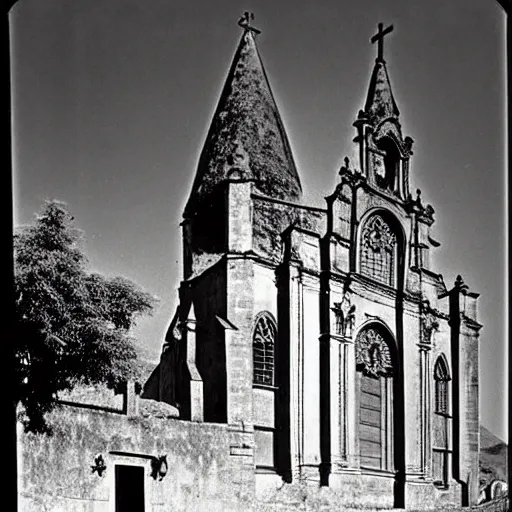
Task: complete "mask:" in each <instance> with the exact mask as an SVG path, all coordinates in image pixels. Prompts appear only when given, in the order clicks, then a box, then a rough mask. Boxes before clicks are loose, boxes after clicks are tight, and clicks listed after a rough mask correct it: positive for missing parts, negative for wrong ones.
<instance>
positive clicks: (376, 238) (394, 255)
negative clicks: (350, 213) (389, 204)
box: [356, 208, 406, 287]
mask: <svg viewBox="0 0 512 512" xmlns="http://www.w3.org/2000/svg"><path fill="white" fill-rule="evenodd" d="M405 240H406V238H405V231H404V228H403V226H402V224H401V222H400V221H399V220H398V219H397V217H396V216H395V215H394V214H392V213H391V212H390V211H389V210H386V209H384V208H376V209H373V210H371V211H369V212H367V213H366V214H365V215H364V216H363V218H362V219H361V222H360V223H359V230H358V237H357V242H358V243H357V257H356V271H357V272H359V273H360V274H362V275H366V276H367V277H370V278H371V279H374V280H375V281H378V282H381V283H383V284H386V285H388V286H392V287H398V285H399V284H401V283H402V281H403V266H404V261H405V248H406V244H405Z"/></svg>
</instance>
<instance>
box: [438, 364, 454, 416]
mask: <svg viewBox="0 0 512 512" xmlns="http://www.w3.org/2000/svg"><path fill="white" fill-rule="evenodd" d="M434 381H435V399H436V403H435V411H436V413H438V414H448V382H449V381H450V375H449V373H448V367H447V364H446V362H445V360H444V358H443V357H438V358H437V361H436V364H435V366H434Z"/></svg>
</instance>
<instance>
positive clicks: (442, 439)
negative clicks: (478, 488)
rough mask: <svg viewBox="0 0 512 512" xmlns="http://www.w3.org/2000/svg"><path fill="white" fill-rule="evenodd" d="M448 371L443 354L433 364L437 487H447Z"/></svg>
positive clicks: (435, 477)
mask: <svg viewBox="0 0 512 512" xmlns="http://www.w3.org/2000/svg"><path fill="white" fill-rule="evenodd" d="M450 380H451V378H450V371H449V369H448V364H447V362H446V358H445V357H444V355H440V356H439V357H438V358H437V360H436V363H435V365H434V399H435V404H434V418H433V445H432V471H433V477H434V483H435V484H436V485H437V486H438V487H443V488H446V487H448V471H449V461H450V455H451V448H450V447H451V416H450V403H449V383H450Z"/></svg>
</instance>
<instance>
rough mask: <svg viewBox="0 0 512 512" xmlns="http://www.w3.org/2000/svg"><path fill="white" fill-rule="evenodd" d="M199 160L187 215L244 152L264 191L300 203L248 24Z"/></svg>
mask: <svg viewBox="0 0 512 512" xmlns="http://www.w3.org/2000/svg"><path fill="white" fill-rule="evenodd" d="M244 28H245V29H244V33H243V35H242V37H241V40H240V44H239V45H238V48H237V50H236V53H235V56H234V59H233V63H232V65H231V68H230V70H229V73H228V76H227V79H226V82H225V85H224V88H223V90H222V94H221V97H220V100H219V103H218V106H217V110H216V111H215V114H214V116H213V120H212V123H211V126H210V130H209V132H208V135H207V137H206V141H205V144H204V147H203V150H202V152H201V156H200V158H199V164H198V168H197V173H196V177H195V180H194V184H193V186H192V192H191V194H190V197H189V200H188V203H187V206H186V208H185V216H188V215H190V214H193V212H194V211H196V209H197V207H198V206H199V204H200V203H203V202H207V201H208V196H209V195H210V193H211V192H212V191H213V190H214V189H215V187H216V186H217V185H218V184H219V183H221V182H222V181H224V180H225V179H226V178H227V177H228V176H227V173H228V172H229V169H230V165H231V164H233V160H235V161H236V159H237V158H240V156H241V155H242V156H243V159H244V162H243V164H244V165H243V168H244V170H245V171H244V177H246V178H247V179H254V181H255V184H256V187H257V188H258V190H259V191H261V192H262V193H264V194H266V195H268V196H271V197H274V198H277V199H283V200H291V201H295V200H297V199H299V198H300V196H301V194H302V189H301V184H300V180H299V176H298V173H297V169H296V167H295V163H294V160H293V157H292V152H291V149H290V144H289V142H288V137H287V136H286V132H285V129H284V126H283V122H282V120H281V116H280V114H279V111H278V108H277V105H276V102H275V99H274V96H273V94H272V91H271V89H270V84H269V81H268V78H267V75H266V73H265V69H264V68H263V64H262V61H261V58H260V55H259V53H258V49H257V47H256V43H255V40H254V38H255V35H254V33H255V32H257V31H256V30H255V29H253V28H251V27H249V26H246V27H244Z"/></svg>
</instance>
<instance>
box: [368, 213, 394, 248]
mask: <svg viewBox="0 0 512 512" xmlns="http://www.w3.org/2000/svg"><path fill="white" fill-rule="evenodd" d="M363 244H364V245H365V246H366V247H369V248H370V249H372V251H374V252H381V251H382V250H384V251H387V252H390V253H391V252H393V248H394V247H395V244H396V236H395V234H394V233H393V231H391V228H390V227H389V225H388V224H387V222H386V221H385V220H384V219H383V218H382V217H381V216H380V215H375V216H374V217H373V218H372V219H370V221H368V223H367V224H366V226H365V228H364V231H363Z"/></svg>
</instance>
